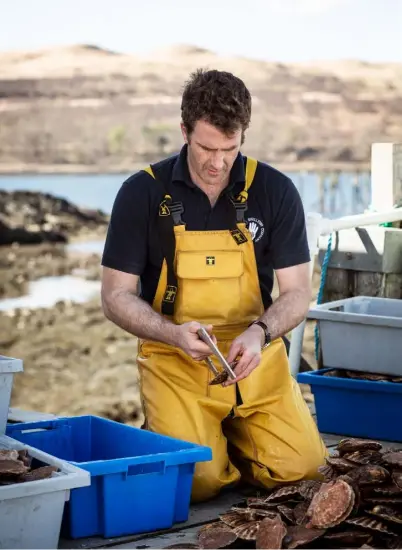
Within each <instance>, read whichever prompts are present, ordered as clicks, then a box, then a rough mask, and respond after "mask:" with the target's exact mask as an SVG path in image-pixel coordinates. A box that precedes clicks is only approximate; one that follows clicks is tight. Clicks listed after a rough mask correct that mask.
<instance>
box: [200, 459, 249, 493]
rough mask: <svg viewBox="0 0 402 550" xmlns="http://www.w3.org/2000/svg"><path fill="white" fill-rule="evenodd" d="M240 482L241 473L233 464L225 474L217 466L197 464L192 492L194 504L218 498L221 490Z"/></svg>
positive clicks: (229, 465) (212, 463)
mask: <svg viewBox="0 0 402 550" xmlns="http://www.w3.org/2000/svg"><path fill="white" fill-rule="evenodd" d="M239 480H240V472H239V470H237V468H235V467H234V466H233V465H232V464H231V463H228V468H227V469H225V470H224V471H223V472H222V471H220V470H219V469H218V468H217V467H216V464H215V463H214V462H213V461H211V462H202V463H198V464H196V467H195V471H194V477H193V485H192V491H191V500H192V502H203V501H205V500H209V499H211V498H214V497H216V496H217V495H218V494H219V492H220V491H221V489H223V488H224V487H227V486H231V485H235V484H236V483H237V482H238V481H239Z"/></svg>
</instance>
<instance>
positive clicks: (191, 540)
mask: <svg viewBox="0 0 402 550" xmlns="http://www.w3.org/2000/svg"><path fill="white" fill-rule="evenodd" d="M198 530H199V526H198V527H189V528H188V529H186V530H185V531H180V532H179V533H166V534H164V535H160V536H158V537H150V538H142V539H139V540H137V541H135V542H128V543H124V544H118V545H116V546H113V548H119V549H123V548H138V549H140V548H141V549H146V548H166V547H167V546H170V545H172V544H183V545H188V544H196V543H197V533H198Z"/></svg>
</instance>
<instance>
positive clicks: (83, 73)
mask: <svg viewBox="0 0 402 550" xmlns="http://www.w3.org/2000/svg"><path fill="white" fill-rule="evenodd" d="M197 67H208V68H219V69H225V70H229V71H232V72H234V73H235V74H236V75H238V76H240V77H241V78H243V79H244V81H245V82H246V84H247V85H248V87H249V88H250V91H251V93H252V95H253V118H252V125H251V128H250V130H249V131H248V134H247V138H246V144H245V146H244V151H245V152H246V153H248V154H252V155H256V156H258V157H259V158H261V159H263V160H267V161H268V162H275V163H296V162H298V163H300V162H311V163H316V162H324V163H325V162H328V161H333V162H340V163H354V162H355V163H359V162H362V163H367V162H368V161H369V158H370V146H371V143H372V142H373V141H401V140H402V64H368V63H363V62H359V61H347V62H338V63H331V62H322V63H315V64H275V63H265V62H262V61H255V60H250V59H243V58H224V57H219V56H217V55H215V54H214V53H212V52H210V51H207V50H202V49H199V48H194V47H187V46H181V47H177V48H173V49H171V50H166V51H163V52H160V53H159V54H155V55H154V56H152V57H148V58H140V57H135V56H129V55H123V54H117V53H114V52H109V51H105V50H101V49H99V48H96V47H93V46H76V47H71V48H61V49H53V50H45V51H37V52H25V53H24V52H22V53H0V119H1V124H0V168H1V166H3V167H5V166H6V165H8V166H13V167H14V168H13V169H18V167H19V168H23V167H24V166H27V165H33V164H35V165H39V166H40V165H53V167H54V169H56V170H57V169H63V166H64V167H65V166H66V165H70V166H71V165H83V166H84V167H85V166H87V167H91V168H92V169H95V170H99V171H102V170H105V171H107V170H116V169H122V170H125V169H130V168H132V167H133V166H134V165H135V164H136V163H142V162H146V161H150V160H154V159H155V158H156V157H158V156H161V155H165V154H170V153H172V152H175V151H177V150H178V149H179V148H180V146H181V144H182V138H181V134H180V131H179V120H180V96H181V91H182V86H183V83H184V82H185V80H186V79H187V77H188V75H189V73H190V72H191V71H192V70H194V69H196V68H197Z"/></svg>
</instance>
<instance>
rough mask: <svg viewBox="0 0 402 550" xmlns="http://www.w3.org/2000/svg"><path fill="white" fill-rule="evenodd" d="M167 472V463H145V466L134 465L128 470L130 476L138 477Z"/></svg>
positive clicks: (162, 461)
mask: <svg viewBox="0 0 402 550" xmlns="http://www.w3.org/2000/svg"><path fill="white" fill-rule="evenodd" d="M164 472H165V461H164V460H161V461H159V462H145V463H144V464H132V465H131V466H129V467H128V468H127V475H128V476H138V475H146V474H163V473H164Z"/></svg>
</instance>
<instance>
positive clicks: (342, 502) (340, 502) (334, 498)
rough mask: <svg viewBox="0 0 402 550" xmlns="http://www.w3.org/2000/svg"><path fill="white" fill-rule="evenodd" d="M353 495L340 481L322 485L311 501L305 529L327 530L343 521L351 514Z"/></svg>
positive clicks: (353, 501)
mask: <svg viewBox="0 0 402 550" xmlns="http://www.w3.org/2000/svg"><path fill="white" fill-rule="evenodd" d="M354 503H355V493H354V491H353V489H352V487H351V486H350V485H349V484H348V483H346V482H345V481H344V480H342V479H337V480H335V481H330V482H328V483H324V484H323V485H322V487H321V489H320V490H319V491H318V493H316V494H315V495H314V497H313V499H312V501H311V504H310V507H309V509H308V512H307V515H308V517H309V523H308V524H307V527H317V528H319V529H327V528H329V527H335V526H336V525H339V524H340V523H341V522H342V521H344V520H345V519H346V518H347V517H348V516H349V515H350V513H351V512H352V510H353V506H354Z"/></svg>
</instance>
